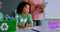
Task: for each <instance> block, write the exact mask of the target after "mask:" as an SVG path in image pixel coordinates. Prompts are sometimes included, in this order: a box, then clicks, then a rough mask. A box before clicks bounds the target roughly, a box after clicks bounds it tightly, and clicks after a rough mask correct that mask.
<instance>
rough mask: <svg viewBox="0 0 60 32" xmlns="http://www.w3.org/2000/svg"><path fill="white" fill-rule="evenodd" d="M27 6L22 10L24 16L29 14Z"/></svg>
mask: <svg viewBox="0 0 60 32" xmlns="http://www.w3.org/2000/svg"><path fill="white" fill-rule="evenodd" d="M29 8H30V7H29V5H26V6H25V7H24V8H23V13H25V14H28V13H29Z"/></svg>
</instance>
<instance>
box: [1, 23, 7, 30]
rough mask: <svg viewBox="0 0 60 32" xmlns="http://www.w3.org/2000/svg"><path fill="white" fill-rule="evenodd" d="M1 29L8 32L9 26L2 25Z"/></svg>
mask: <svg viewBox="0 0 60 32" xmlns="http://www.w3.org/2000/svg"><path fill="white" fill-rule="evenodd" d="M0 28H1V30H2V31H6V30H8V25H7V23H2V25H1V27H0Z"/></svg>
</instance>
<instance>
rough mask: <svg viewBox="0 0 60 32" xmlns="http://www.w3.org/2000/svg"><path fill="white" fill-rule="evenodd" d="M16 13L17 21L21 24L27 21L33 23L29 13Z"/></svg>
mask: <svg viewBox="0 0 60 32" xmlns="http://www.w3.org/2000/svg"><path fill="white" fill-rule="evenodd" d="M17 15H18V17H17V20H18V23H20V24H23V25H25V24H29V23H31V24H33V20H32V17H31V15H30V14H26V15H25V16H22V15H21V14H17Z"/></svg>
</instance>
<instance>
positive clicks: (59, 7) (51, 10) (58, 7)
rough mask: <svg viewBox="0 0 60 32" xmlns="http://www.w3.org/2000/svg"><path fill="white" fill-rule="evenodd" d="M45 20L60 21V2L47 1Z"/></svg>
mask: <svg viewBox="0 0 60 32" xmlns="http://www.w3.org/2000/svg"><path fill="white" fill-rule="evenodd" d="M46 1H47V2H48V4H47V6H46V10H45V19H60V0H46Z"/></svg>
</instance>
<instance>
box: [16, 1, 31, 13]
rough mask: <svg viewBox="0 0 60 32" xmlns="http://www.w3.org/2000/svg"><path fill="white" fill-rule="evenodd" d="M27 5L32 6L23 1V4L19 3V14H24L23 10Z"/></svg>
mask: <svg viewBox="0 0 60 32" xmlns="http://www.w3.org/2000/svg"><path fill="white" fill-rule="evenodd" d="M26 5H29V6H30V4H29V3H28V2H24V1H23V2H21V3H19V5H18V6H17V13H22V12H23V8H24V6H26ZM29 9H31V6H30V8H29Z"/></svg>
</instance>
